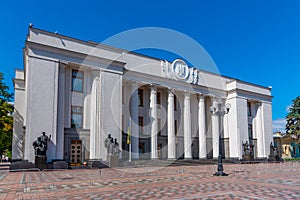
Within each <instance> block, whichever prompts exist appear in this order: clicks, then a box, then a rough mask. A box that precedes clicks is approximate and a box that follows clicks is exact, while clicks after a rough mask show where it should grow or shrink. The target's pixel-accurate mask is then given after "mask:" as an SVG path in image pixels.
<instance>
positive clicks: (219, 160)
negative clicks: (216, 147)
mask: <svg viewBox="0 0 300 200" xmlns="http://www.w3.org/2000/svg"><path fill="white" fill-rule="evenodd" d="M214 176H228V174H226V173H225V172H223V163H222V156H221V154H219V156H218V171H217V172H216V173H214Z"/></svg>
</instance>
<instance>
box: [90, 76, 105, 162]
mask: <svg viewBox="0 0 300 200" xmlns="http://www.w3.org/2000/svg"><path fill="white" fill-rule="evenodd" d="M99 73H100V72H99V71H94V72H91V75H92V78H93V81H92V90H91V128H90V159H100V145H104V144H99V141H100V110H99V107H100V99H99V95H100V80H99Z"/></svg>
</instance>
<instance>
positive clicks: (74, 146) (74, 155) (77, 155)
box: [70, 140, 82, 165]
mask: <svg viewBox="0 0 300 200" xmlns="http://www.w3.org/2000/svg"><path fill="white" fill-rule="evenodd" d="M81 155H82V141H81V140H72V141H71V154H70V163H71V164H72V165H80V163H81V161H82V156H81Z"/></svg>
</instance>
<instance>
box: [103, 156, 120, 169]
mask: <svg viewBox="0 0 300 200" xmlns="http://www.w3.org/2000/svg"><path fill="white" fill-rule="evenodd" d="M106 159H107V162H108V163H109V167H119V166H120V163H119V156H113V155H108V156H107V157H106Z"/></svg>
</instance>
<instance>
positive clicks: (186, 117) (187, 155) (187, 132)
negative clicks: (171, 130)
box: [183, 92, 192, 159]
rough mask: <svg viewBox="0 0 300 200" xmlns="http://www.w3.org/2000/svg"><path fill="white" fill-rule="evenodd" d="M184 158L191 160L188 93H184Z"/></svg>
mask: <svg viewBox="0 0 300 200" xmlns="http://www.w3.org/2000/svg"><path fill="white" fill-rule="evenodd" d="M183 109H184V119H183V121H184V158H185V159H191V158H192V148H191V145H192V136H191V132H192V129H191V128H192V127H191V102H190V94H189V93H188V92H186V93H184V108H183Z"/></svg>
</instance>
